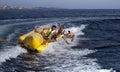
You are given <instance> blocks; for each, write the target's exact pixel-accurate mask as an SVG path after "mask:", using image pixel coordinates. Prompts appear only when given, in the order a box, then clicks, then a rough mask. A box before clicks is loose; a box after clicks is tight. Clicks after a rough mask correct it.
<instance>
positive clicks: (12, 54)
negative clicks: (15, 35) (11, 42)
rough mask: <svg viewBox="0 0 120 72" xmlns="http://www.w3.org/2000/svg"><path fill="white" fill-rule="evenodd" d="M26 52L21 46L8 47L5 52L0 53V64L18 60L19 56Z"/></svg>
mask: <svg viewBox="0 0 120 72" xmlns="http://www.w3.org/2000/svg"><path fill="white" fill-rule="evenodd" d="M26 52H27V51H26V50H25V49H24V48H22V47H20V46H6V48H4V50H3V51H0V64H1V62H5V61H6V60H7V59H10V58H16V57H17V56H18V55H20V54H22V53H26Z"/></svg>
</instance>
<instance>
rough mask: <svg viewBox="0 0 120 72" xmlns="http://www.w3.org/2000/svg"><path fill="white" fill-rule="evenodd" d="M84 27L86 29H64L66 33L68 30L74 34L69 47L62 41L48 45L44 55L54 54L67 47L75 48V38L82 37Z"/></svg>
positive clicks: (76, 40) (82, 26)
mask: <svg viewBox="0 0 120 72" xmlns="http://www.w3.org/2000/svg"><path fill="white" fill-rule="evenodd" d="M85 27H86V25H81V26H80V27H71V28H67V29H65V30H66V31H69V30H70V31H72V32H73V33H74V34H75V39H74V41H73V42H72V43H71V44H69V45H68V44H66V43H65V41H64V40H63V39H61V40H59V41H57V42H53V43H50V44H49V46H48V47H47V49H46V50H45V51H44V53H54V52H56V50H63V49H64V48H69V47H72V46H76V44H77V43H78V39H77V36H78V35H84V33H83V32H82V30H83V29H84V28H85ZM67 40H68V41H69V42H71V41H70V40H69V39H67ZM61 48H62V49H61Z"/></svg>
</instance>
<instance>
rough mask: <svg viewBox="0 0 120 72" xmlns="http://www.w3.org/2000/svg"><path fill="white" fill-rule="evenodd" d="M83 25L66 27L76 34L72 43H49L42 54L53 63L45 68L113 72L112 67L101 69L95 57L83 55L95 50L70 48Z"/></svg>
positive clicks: (80, 71) (58, 70)
mask: <svg viewBox="0 0 120 72" xmlns="http://www.w3.org/2000/svg"><path fill="white" fill-rule="evenodd" d="M85 27H86V25H81V26H80V27H71V28H67V29H66V30H70V31H72V32H73V33H74V34H75V35H76V37H75V40H74V43H73V44H72V45H67V44H66V43H65V42H64V41H63V40H60V41H58V42H54V43H50V44H49V46H48V47H47V49H46V50H45V51H44V52H42V54H43V55H44V56H46V58H48V59H47V60H48V61H50V62H51V63H52V62H53V63H54V64H53V65H50V66H48V67H45V68H48V69H52V70H53V71H55V72H115V71H114V70H112V69H101V66H100V65H99V64H98V63H96V61H97V59H92V58H87V57H85V55H88V54H91V53H94V52H96V50H89V49H86V48H84V49H83V48H78V49H71V47H72V46H76V44H77V43H78V41H79V40H80V38H78V37H77V36H79V35H84V33H83V32H82V30H83V29H85ZM50 55H51V56H52V57H51V56H50ZM49 56H50V58H49Z"/></svg>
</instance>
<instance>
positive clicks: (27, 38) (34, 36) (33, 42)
mask: <svg viewBox="0 0 120 72" xmlns="http://www.w3.org/2000/svg"><path fill="white" fill-rule="evenodd" d="M19 41H20V43H22V44H23V46H25V47H26V48H28V49H30V50H37V51H38V52H41V51H44V50H45V49H46V47H47V46H48V42H47V41H46V40H45V39H44V38H43V36H42V35H41V34H39V33H37V32H35V31H34V30H33V31H31V32H29V33H27V34H24V35H22V36H20V37H19Z"/></svg>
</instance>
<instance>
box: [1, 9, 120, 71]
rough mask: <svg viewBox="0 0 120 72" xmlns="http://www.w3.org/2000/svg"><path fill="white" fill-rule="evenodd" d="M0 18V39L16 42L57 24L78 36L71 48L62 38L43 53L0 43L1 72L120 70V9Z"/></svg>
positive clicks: (32, 12)
mask: <svg viewBox="0 0 120 72" xmlns="http://www.w3.org/2000/svg"><path fill="white" fill-rule="evenodd" d="M0 19H1V20H0V38H4V39H7V40H10V41H14V42H18V38H19V36H20V35H23V34H25V33H27V32H29V31H31V30H33V29H34V28H35V26H39V27H42V26H45V25H48V26H51V25H53V24H55V25H57V23H56V22H58V21H59V22H61V23H62V24H63V25H64V27H65V30H66V31H68V30H71V31H72V32H73V33H74V34H75V35H76V36H75V39H74V41H73V43H71V45H67V44H66V43H65V42H64V41H63V40H62V39H61V40H60V41H58V42H54V43H50V44H49V46H48V47H47V49H46V50H45V51H44V52H42V53H34V52H33V53H32V52H28V51H27V50H26V49H24V48H22V47H20V46H19V45H11V44H7V43H0V71H1V72H119V71H120V49H119V48H120V10H109V9H108V10H64V9H63V10H1V11H0ZM68 41H69V39H68Z"/></svg>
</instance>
